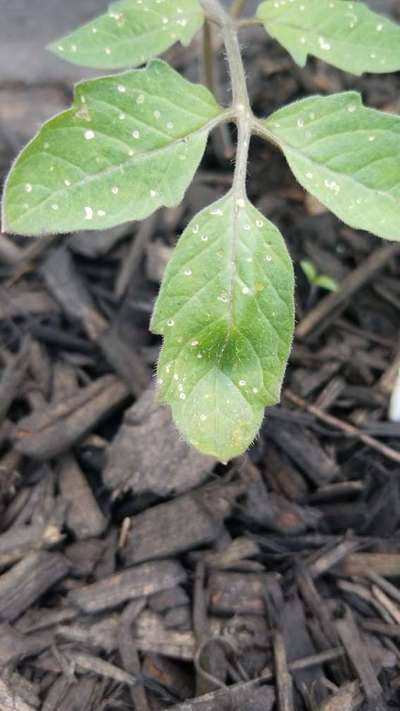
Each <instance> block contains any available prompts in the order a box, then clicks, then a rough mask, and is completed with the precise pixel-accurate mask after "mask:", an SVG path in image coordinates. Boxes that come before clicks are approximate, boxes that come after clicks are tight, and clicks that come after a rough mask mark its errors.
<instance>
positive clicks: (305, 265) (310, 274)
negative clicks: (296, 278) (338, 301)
mask: <svg viewBox="0 0 400 711" xmlns="http://www.w3.org/2000/svg"><path fill="white" fill-rule="evenodd" d="M300 266H301V268H302V270H303V272H304V274H305V275H306V277H307V280H308V283H309V284H311V286H314V284H315V280H316V279H317V270H316V268H315V266H314V264H313V263H312V262H310V260H309V259H302V260H301V262H300Z"/></svg>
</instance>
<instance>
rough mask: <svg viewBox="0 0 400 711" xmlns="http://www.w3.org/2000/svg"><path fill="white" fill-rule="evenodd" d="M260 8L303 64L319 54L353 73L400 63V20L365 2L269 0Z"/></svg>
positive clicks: (387, 69)
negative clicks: (377, 10) (399, 21)
mask: <svg viewBox="0 0 400 711" xmlns="http://www.w3.org/2000/svg"><path fill="white" fill-rule="evenodd" d="M257 14H258V16H259V17H260V19H261V20H262V21H263V23H264V25H265V28H266V30H267V31H268V32H269V34H270V35H271V36H272V37H274V38H275V39H277V40H278V42H280V44H281V45H283V47H285V49H286V50H287V51H288V52H289V53H290V54H291V55H292V57H293V59H294V60H295V62H297V64H299V65H300V66H302V67H303V66H304V65H305V63H306V61H307V56H308V55H313V56H314V57H319V58H320V59H323V60H324V61H325V62H328V63H329V64H332V65H333V66H335V67H339V69H343V70H344V71H347V72H351V73H352V74H362V73H363V72H375V73H379V72H393V71H397V70H398V69H400V26H399V25H396V24H395V23H394V22H391V21H390V20H388V19H387V18H386V17H383V16H382V15H377V14H376V13H374V12H372V11H371V10H370V9H369V8H368V7H367V6H366V5H364V4H363V3H362V2H348V0H267V1H266V2H263V3H261V5H260V6H259V8H258V12H257Z"/></svg>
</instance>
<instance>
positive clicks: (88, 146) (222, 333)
mask: <svg viewBox="0 0 400 711" xmlns="http://www.w3.org/2000/svg"><path fill="white" fill-rule="evenodd" d="M243 4H244V3H243V2H242V1H241V0H236V2H234V3H233V7H232V12H231V14H229V13H228V12H226V11H225V10H224V9H223V7H222V6H221V4H220V2H219V1H218V0H120V1H119V2H116V3H115V4H113V5H111V7H110V9H109V11H108V13H107V14H105V15H103V16H101V17H98V18H97V19H95V20H94V21H93V22H90V23H89V24H87V25H85V26H84V27H81V28H80V29H78V30H76V31H75V32H73V33H72V34H70V35H69V36H68V37H65V38H63V39H61V40H60V41H58V42H56V43H55V44H53V45H51V47H50V49H51V50H52V51H53V52H55V53H56V54H58V55H59V56H60V57H63V58H64V59H67V60H69V61H71V62H74V63H77V64H83V65H86V66H89V67H98V68H104V69H119V68H126V67H131V69H129V71H124V72H123V73H118V74H111V75H109V76H106V77H103V78H99V79H94V80H91V81H87V82H83V83H80V84H78V86H77V87H76V91H75V98H74V102H73V105H72V107H71V109H70V110H68V111H65V112H64V113H62V114H60V115H59V116H56V117H55V118H53V119H52V120H50V121H49V122H48V123H46V124H45V125H44V126H43V128H42V129H41V130H40V131H39V133H38V134H37V136H36V137H35V138H34V139H33V141H31V143H30V144H29V145H28V146H27V147H26V148H25V149H24V150H23V151H22V153H21V155H20V156H19V157H18V158H17V160H16V162H15V164H14V166H13V168H12V170H11V173H10V175H9V177H8V179H7V183H6V186H5V194H4V201H3V229H4V230H5V231H7V232H10V233H19V234H22V235H44V234H48V233H55V232H70V231H73V230H81V229H85V230H87V229H93V230H98V229H104V228H106V227H112V226H114V225H117V224H118V223H121V222H124V221H127V220H140V219H143V218H145V217H146V216H148V215H150V213H152V212H153V211H154V210H156V209H157V208H159V207H160V206H167V207H172V206H175V205H177V204H178V203H179V202H180V201H181V200H182V198H183V195H184V193H185V190H186V189H187V187H188V185H189V183H190V182H191V180H192V178H193V175H194V173H195V171H196V169H197V167H198V165H199V162H200V160H201V158H202V156H203V153H204V150H205V146H206V142H207V139H208V135H209V133H210V131H211V130H212V129H214V128H215V127H216V126H219V125H220V124H221V123H223V122H233V123H235V124H236V126H237V155H236V166H235V171H234V176H233V183H232V188H231V190H229V192H227V194H226V195H225V196H223V197H222V198H221V199H220V200H218V201H217V202H216V203H214V204H213V205H210V206H208V207H207V208H206V209H205V210H203V211H202V212H201V213H200V214H198V215H196V216H195V217H193V219H192V221H191V222H190V224H189V225H188V226H187V228H186V229H185V231H184V233H183V235H182V236H181V237H180V239H179V241H178V244H177V248H176V250H175V253H174V255H173V257H172V259H171V261H170V263H169V265H168V268H167V271H166V274H165V277H164V281H163V284H162V286H161V291H160V295H159V297H158V300H157V303H156V305H155V309H154V313H153V317H152V322H151V328H152V330H153V332H154V333H157V334H160V335H162V336H163V347H162V351H161V355H160V359H159V363H158V386H159V397H160V400H161V401H162V402H164V403H167V404H169V405H170V406H171V408H172V411H173V415H174V419H175V422H176V424H177V427H178V428H179V430H180V431H181V432H182V433H183V435H184V436H185V437H186V439H187V440H188V441H189V442H190V443H191V444H192V445H193V446H195V447H197V448H198V449H199V450H201V451H202V452H205V453H207V454H211V455H214V456H215V457H217V458H218V459H221V460H223V461H227V460H228V459H230V458H231V457H233V456H235V455H238V454H240V453H241V452H243V451H244V450H245V449H246V448H247V447H248V446H249V444H250V443H251V442H252V440H253V439H254V437H255V436H256V434H257V432H258V429H259V427H260V423H261V421H262V418H263V415H264V409H265V407H266V406H268V405H273V404H275V403H276V402H278V400H279V396H280V390H281V384H282V379H283V375H284V372H285V367H286V362H287V358H288V354H289V351H290V346H291V341H292V335H293V322H294V316H293V314H294V299H293V291H294V279H293V269H292V264H291V260H290V257H289V255H288V252H287V250H286V247H285V243H284V240H283V238H282V236H281V234H280V233H279V231H278V229H277V228H276V227H275V226H274V225H273V224H271V222H270V221H269V220H268V219H267V218H266V217H265V216H264V215H262V214H261V213H260V212H259V211H258V210H257V209H256V208H255V207H254V206H253V205H252V204H251V202H250V201H249V199H248V197H247V194H246V173H247V163H248V153H249V143H250V139H251V137H252V135H254V134H256V135H258V136H261V137H262V138H264V139H266V140H267V141H272V143H274V144H275V146H277V147H278V148H279V149H281V151H282V152H283V154H284V156H285V157H286V160H287V162H288V164H289V166H290V168H291V169H292V171H293V173H294V175H295V176H296V178H297V180H298V181H299V183H300V184H301V185H302V186H303V187H304V188H305V189H306V190H308V191H309V192H310V193H311V194H312V195H313V196H315V197H316V198H318V200H319V201H320V202H321V203H323V204H324V205H326V206H327V207H328V208H330V210H331V211H332V212H333V213H335V215H337V216H338V217H339V218H340V219H342V220H343V221H344V222H346V223H347V224H348V225H351V226H352V227H355V228H360V229H364V230H368V231H370V232H372V233H374V234H375V235H378V236H380V237H383V238H386V239H391V240H399V239H400V160H399V158H400V119H399V117H397V116H395V115H388V114H385V113H382V112H380V111H375V110H373V109H370V108H367V107H365V106H363V103H362V100H361V97H360V96H359V94H357V93H355V92H352V91H350V92H345V93H340V94H334V95H333V96H313V97H310V98H306V99H304V100H302V101H297V102H295V103H293V104H291V105H289V106H286V107H284V108H282V109H280V110H279V111H277V112H276V113H274V114H272V115H271V116H268V117H267V118H260V117H256V116H255V115H254V113H253V111H252V109H251V106H250V102H249V97H248V92H247V88H246V80H245V72H244V68H243V62H242V57H241V52H240V47H239V41H238V31H239V30H240V28H241V27H245V26H246V25H248V24H256V23H260V24H261V25H263V26H264V27H265V29H266V30H267V32H269V34H270V35H271V36H272V37H274V38H275V39H276V40H277V41H278V42H280V43H281V44H282V45H283V46H284V47H285V48H286V49H287V51H288V52H289V53H290V54H291V55H292V57H293V59H294V60H295V62H297V63H298V64H300V65H302V66H303V65H304V64H305V63H306V60H307V57H308V55H311V56H314V57H318V58H320V59H323V60H325V61H326V62H328V63H330V64H332V65H334V66H336V67H339V68H340V69H343V70H345V71H348V72H352V73H354V74H361V73H363V72H389V71H394V70H397V69H400V28H399V27H398V26H397V25H395V24H394V23H392V22H390V21H389V20H388V19H386V18H385V17H382V16H380V15H376V14H374V13H373V12H371V11H370V10H369V9H368V8H367V7H366V6H365V5H364V4H363V3H362V2H349V1H348V0H266V1H265V2H261V3H260V5H259V7H258V11H257V17H256V18H250V19H245V20H239V19H237V15H238V14H239V12H240V8H241V6H242V5H243ZM205 19H207V21H208V23H212V24H213V25H214V26H216V27H217V28H218V30H219V31H220V32H221V34H222V38H223V42H224V47H225V52H226V56H227V59H228V63H229V70H230V77H231V84H232V103H231V105H230V106H229V107H227V108H223V107H221V106H220V105H219V104H218V102H217V100H216V99H215V98H214V97H213V96H212V94H211V93H210V91H209V90H208V89H207V88H205V87H203V86H199V85H198V84H193V83H191V82H189V81H187V80H186V79H184V78H182V77H181V76H180V75H179V74H178V73H177V72H176V71H174V70H173V69H172V68H171V67H170V66H169V65H168V64H166V63H165V62H163V61H161V60H158V59H152V58H153V57H154V56H155V55H157V54H159V53H161V52H163V51H164V50H166V49H167V48H168V47H170V46H171V45H172V44H174V43H175V42H176V41H178V40H179V41H181V42H182V43H183V44H186V45H187V44H189V43H190V41H191V39H192V37H193V36H194V34H195V33H196V32H197V31H198V30H199V29H200V27H201V26H202V24H203V22H204V20H205ZM146 62H148V63H147V64H146ZM141 65H145V66H144V68H141V69H134V67H138V66H141ZM132 68H133V69H132Z"/></svg>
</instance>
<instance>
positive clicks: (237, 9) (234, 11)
mask: <svg viewBox="0 0 400 711" xmlns="http://www.w3.org/2000/svg"><path fill="white" fill-rule="evenodd" d="M246 2H247V0H233V3H232V6H231V9H230V11H229V12H230V15H231V17H239V16H240V13H241V12H242V10H243V8H244V6H245V4H246Z"/></svg>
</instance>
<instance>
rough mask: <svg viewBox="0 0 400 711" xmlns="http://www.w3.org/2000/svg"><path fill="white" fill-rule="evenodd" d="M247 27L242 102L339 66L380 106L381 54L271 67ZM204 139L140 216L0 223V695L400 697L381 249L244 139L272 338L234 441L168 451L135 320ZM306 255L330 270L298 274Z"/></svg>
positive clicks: (45, 699)
mask: <svg viewBox="0 0 400 711" xmlns="http://www.w3.org/2000/svg"><path fill="white" fill-rule="evenodd" d="M258 38H260V35H258V34H257V33H256V34H255V35H254V38H253V40H252V41H251V42H250V47H251V49H250V50H248V51H247V57H246V60H247V64H248V72H249V82H250V88H251V93H252V97H253V100H254V104H255V107H256V109H257V111H258V112H260V113H268V112H270V111H271V110H273V109H274V108H276V107H277V106H279V105H281V104H282V103H284V102H286V101H291V100H294V99H296V98H298V97H301V96H304V95H306V94H307V93H315V92H322V93H325V92H330V91H337V90H341V89H343V88H344V89H346V88H350V87H355V88H357V89H360V90H361V91H362V92H363V95H364V98H365V100H366V101H367V102H368V104H370V105H372V106H376V107H379V108H384V109H387V110H398V99H397V97H398V96H399V88H400V78H399V77H398V76H391V77H385V76H384V77H378V78H373V77H365V78H363V79H358V80H355V79H354V78H350V77H346V76H343V75H339V73H337V72H335V71H334V70H332V69H328V68H326V67H323V66H322V65H320V64H318V63H316V62H314V63H313V62H310V64H309V67H308V68H307V70H304V71H300V70H299V69H295V70H293V65H292V63H291V62H290V61H289V59H288V57H287V56H286V55H285V54H284V53H283V52H280V51H279V50H278V49H277V48H276V47H274V46H272V45H269V44H268V43H267V42H266V41H265V40H262V39H261V38H260V39H258ZM179 56H180V55H179ZM178 59H179V57H178ZM192 69H193V68H191V67H189V68H188V70H189V74H190V73H191V71H192ZM219 147H220V141H219V140H217V141H215V142H214V144H213V145H211V146H210V148H209V150H208V153H207V156H206V159H205V161H204V163H203V166H202V170H201V171H200V173H199V175H198V177H197V178H196V181H195V183H194V186H193V187H192V188H191V189H190V191H189V192H188V194H187V197H186V199H185V202H184V204H183V205H182V206H180V207H179V208H177V209H176V210H163V211H160V212H159V213H158V214H157V215H155V216H154V217H152V218H150V219H149V220H148V221H146V222H145V223H144V224H142V225H141V226H140V225H136V224H134V225H124V226H123V227H121V228H117V229H115V230H112V231H108V232H106V233H104V234H97V235H89V234H80V235H75V236H73V237H69V238H66V237H64V238H60V237H58V238H53V239H48V240H41V241H27V240H19V239H14V238H13V239H11V238H9V237H7V236H4V235H3V236H0V339H1V347H0V359H1V373H0V511H1V518H0V525H1V532H0V566H1V574H0V620H1V633H0V660H1V662H0V663H1V675H0V709H1V710H3V709H4V710H8V709H14V710H15V711H34V710H35V709H43V711H53V710H54V711H55V710H57V711H73V710H79V711H89V710H93V711H100V710H101V711H107V710H111V709H126V710H128V709H136V711H150V710H154V711H158V710H159V709H167V708H171V709H175V711H179V710H180V711H228V710H229V711H258V710H259V711H268V710H269V709H270V710H271V711H272V710H273V709H277V710H280V711H294V710H295V711H304V710H307V711H351V710H352V709H371V710H379V709H382V710H383V709H390V708H393V709H398V708H400V691H399V688H400V673H399V667H398V665H399V657H400V648H399V644H398V641H399V638H400V536H399V531H400V505H399V504H400V446H399V434H400V425H399V424H395V423H391V422H388V419H387V408H388V399H389V395H390V393H391V391H392V389H393V385H394V381H395V379H396V376H397V371H398V368H399V365H400V350H399V339H398V325H399V322H400V321H399V309H400V286H399V275H400V269H399V266H400V264H399V248H398V247H397V246H393V245H391V244H385V243H383V242H381V241H379V240H378V239H376V238H374V237H372V236H371V235H366V234H363V233H359V232H355V231H353V230H351V229H349V228H347V227H345V226H344V225H343V224H341V223H339V222H338V221H337V220H336V219H335V218H334V217H333V216H332V215H330V214H329V213H327V212H326V211H325V210H323V208H321V206H319V205H318V204H317V203H315V202H314V201H312V200H311V199H309V198H306V197H305V195H304V193H303V192H302V190H301V189H300V188H299V187H298V186H297V185H296V184H295V182H294V180H293V179H292V178H291V177H290V175H289V172H288V170H287V169H286V167H285V165H284V162H283V160H282V159H281V157H280V156H279V155H278V154H277V153H276V152H275V151H274V149H273V148H271V147H270V146H268V145H267V144H263V143H258V142H254V145H253V148H252V162H251V168H250V173H249V194H250V197H251V198H252V200H254V202H255V203H256V204H257V205H258V207H259V208H260V209H261V210H263V211H264V213H265V214H266V215H268V216H269V217H270V218H271V219H272V220H274V221H275V222H276V223H277V224H278V225H279V226H280V227H281V229H282V231H283V232H284V234H285V236H286V237H287V240H288V244H289V248H290V250H291V253H292V256H293V258H294V260H295V262H296V265H297V333H296V341H295V346H294V351H293V354H292V357H291V362H290V366H289V370H288V374H287V378H286V383H285V388H284V391H283V399H282V404H281V405H280V406H279V407H276V408H273V409H271V410H269V412H268V413H267V417H266V419H265V423H264V426H263V429H262V433H261V435H260V437H259V438H258V439H257V441H256V443H255V444H254V446H253V447H252V448H251V450H250V451H249V452H248V453H247V454H246V455H245V456H243V457H242V458H240V459H239V460H237V461H234V462H231V463H230V464H229V465H228V466H222V465H216V464H215V463H214V462H213V461H211V460H210V459H207V458H206V457H203V456H201V455H199V454H198V453H196V452H194V451H192V450H189V449H188V448H187V447H186V445H185V444H184V442H182V441H181V439H180V438H179V436H178V435H177V433H176V432H175V430H174V428H173V425H172V423H171V419H170V415H169V412H168V411H167V410H165V409H160V408H159V407H157V405H156V404H155V402H154V391H153V385H152V372H153V369H154V363H155V360H156V358H157V352H158V348H159V342H158V340H157V339H155V338H154V337H153V336H151V335H150V334H149V332H148V321H149V316H150V313H151V309H152V304H153V301H154V298H155V295H156V293H157V288H158V284H159V281H160V278H161V275H162V272H163V269H164V266H165V264H166V261H167V260H168V257H169V255H170V252H171V248H172V246H173V243H174V241H175V238H176V235H177V234H178V233H179V231H180V230H181V229H182V227H183V226H184V225H185V223H186V222H187V220H188V219H189V217H190V216H191V215H192V214H193V213H194V211H195V210H198V209H199V208H200V207H202V206H203V205H205V204H207V203H209V202H210V201H212V200H213V199H215V197H216V195H217V194H222V193H223V192H224V191H225V190H226V189H227V187H228V186H229V184H230V180H231V169H230V165H229V161H227V160H226V159H224V158H223V156H221V155H220V151H219V150H218V148H219ZM2 169H3V170H4V169H5V165H3V166H2ZM304 257H307V258H308V259H311V260H312V261H313V262H314V263H315V264H316V266H317V268H318V269H319V270H320V271H321V272H323V273H326V274H329V275H330V276H332V277H334V278H335V279H336V280H337V281H338V282H339V283H340V290H339V291H338V292H337V293H335V294H334V295H325V294H324V292H322V291H315V290H313V289H310V286H309V285H308V283H307V281H306V279H305V277H304V275H303V274H302V272H301V270H300V269H299V267H298V263H299V260H300V259H301V258H304ZM190 699H192V700H190ZM193 699H195V700H193Z"/></svg>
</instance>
